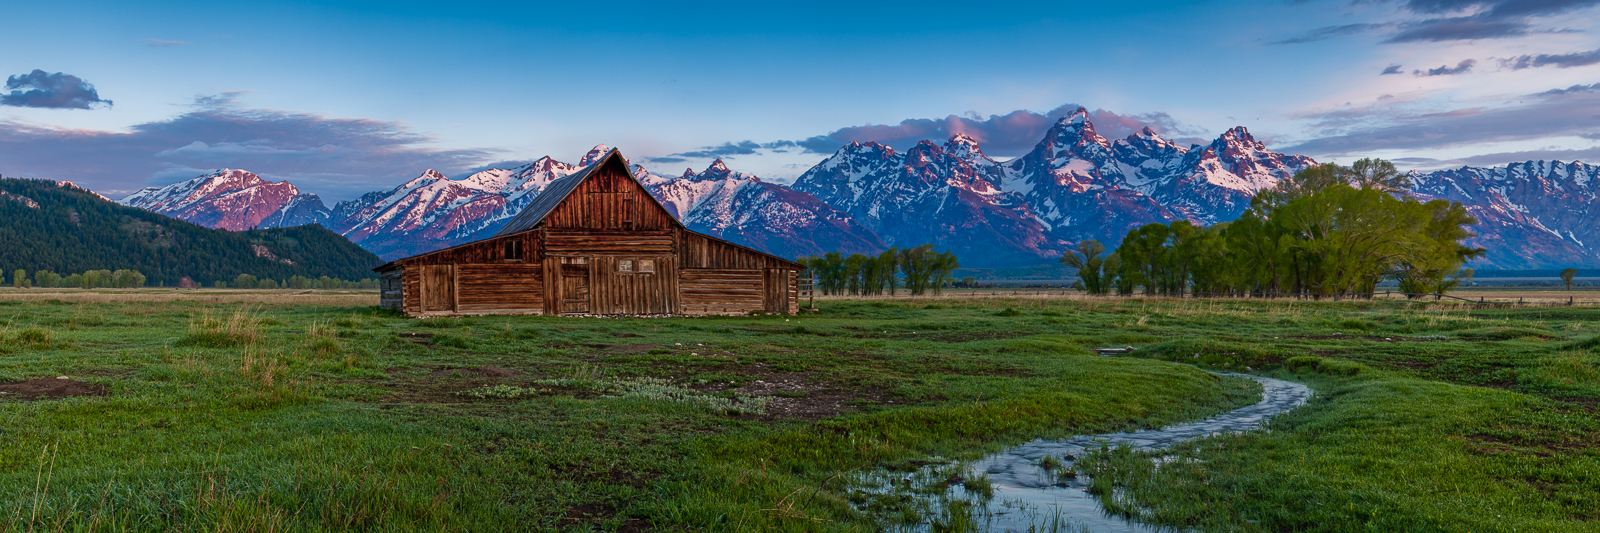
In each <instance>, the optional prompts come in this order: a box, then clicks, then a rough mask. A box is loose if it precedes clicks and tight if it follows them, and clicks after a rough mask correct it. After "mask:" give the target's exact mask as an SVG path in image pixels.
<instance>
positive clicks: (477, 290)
mask: <svg viewBox="0 0 1600 533" xmlns="http://www.w3.org/2000/svg"><path fill="white" fill-rule="evenodd" d="M542 270H543V269H542V268H540V265H538V264H527V263H516V264H511V263H476V264H465V265H456V280H457V283H458V284H459V285H458V286H457V288H456V291H457V301H458V302H460V303H459V304H458V305H457V306H456V312H458V313H485V312H494V313H539V312H543V311H544V278H543V273H542V272H541V271H542Z"/></svg>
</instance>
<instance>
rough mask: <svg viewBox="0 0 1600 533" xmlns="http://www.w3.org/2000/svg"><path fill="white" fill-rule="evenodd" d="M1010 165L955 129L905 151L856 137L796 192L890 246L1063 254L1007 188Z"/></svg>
mask: <svg viewBox="0 0 1600 533" xmlns="http://www.w3.org/2000/svg"><path fill="white" fill-rule="evenodd" d="M1004 177H1005V171H1004V169H1003V168H1002V167H1001V165H1000V164H999V163H996V162H995V161H994V160H993V159H990V158H989V157H988V156H985V155H983V152H982V150H981V149H980V148H979V146H978V143H977V142H976V141H974V140H973V139H972V138H970V137H967V136H965V135H957V136H954V137H952V138H951V139H950V141H949V142H947V143H945V146H944V147H940V146H938V145H936V144H933V143H932V142H929V141H922V142H920V143H918V144H917V145H916V146H913V147H912V148H911V149H910V150H907V151H906V153H905V154H903V155H902V154H899V153H896V152H895V150H894V149H893V148H889V147H887V146H883V145H880V144H877V143H871V142H869V143H864V144H863V143H850V144H849V145H846V146H844V147H843V148H840V149H839V151H837V152H835V153H834V154H833V155H832V156H830V157H829V158H828V159H825V160H823V161H822V162H821V163H818V164H817V165H816V166H814V167H812V168H811V169H810V170H808V171H806V173H804V174H801V176H800V178H799V179H798V180H796V181H795V186H794V188H795V190H799V191H802V192H807V193H811V194H812V195H814V196H816V197H817V198H819V199H821V200H822V201H824V202H827V203H829V204H832V205H833V206H834V207H837V208H839V209H840V210H843V211H844V212H846V213H849V214H850V216H852V217H854V218H855V219H856V220H858V221H860V222H861V223H862V224H864V225H865V226H866V227H868V228H870V229H871V230H873V231H874V232H876V233H877V234H878V236H879V237H882V238H883V240H884V242H885V243H887V244H888V245H890V246H898V247H909V246H917V245H921V244H926V243H933V244H935V245H936V246H938V247H940V248H941V249H951V250H954V251H955V252H956V255H957V256H959V257H964V258H967V259H965V261H966V263H967V264H978V265H983V264H990V263H995V264H998V263H1002V262H1013V263H1012V264H1017V263H1014V262H1015V261H1024V263H1022V264H1031V263H1035V262H1038V258H1040V257H1046V256H1050V255H1060V253H1061V251H1062V250H1064V249H1065V243H1063V242H1060V241H1059V240H1057V239H1052V238H1050V237H1048V236H1047V235H1046V232H1045V228H1044V226H1043V225H1041V224H1040V223H1039V222H1038V220H1037V217H1036V216H1034V214H1033V213H1032V211H1031V208H1030V207H1029V206H1028V205H1027V204H1026V203H1025V201H1024V197H1023V195H1022V194H1021V193H1018V192H1015V191H1012V192H1006V191H1003V190H1002V189H1001V187H1000V185H1001V184H1000V183H997V182H998V181H1000V180H1002V179H1004Z"/></svg>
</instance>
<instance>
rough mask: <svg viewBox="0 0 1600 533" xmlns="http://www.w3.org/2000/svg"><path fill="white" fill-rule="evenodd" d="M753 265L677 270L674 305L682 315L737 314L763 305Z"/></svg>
mask: <svg viewBox="0 0 1600 533" xmlns="http://www.w3.org/2000/svg"><path fill="white" fill-rule="evenodd" d="M765 275H766V272H765V271H763V270H757V269H743V270H740V269H731V268H718V269H693V270H690V269H684V270H681V271H679V273H678V291H679V296H678V309H679V310H680V312H681V313H683V314H686V315H738V314H745V313H749V312H751V311H761V310H762V309H764V305H763V303H764V302H765V301H766V298H765V290H764V287H763V283H762V278H764V277H765Z"/></svg>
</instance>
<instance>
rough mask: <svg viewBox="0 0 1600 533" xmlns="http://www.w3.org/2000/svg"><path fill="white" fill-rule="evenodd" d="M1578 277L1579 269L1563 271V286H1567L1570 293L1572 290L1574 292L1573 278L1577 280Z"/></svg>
mask: <svg viewBox="0 0 1600 533" xmlns="http://www.w3.org/2000/svg"><path fill="white" fill-rule="evenodd" d="M1577 276H1578V269H1576V268H1568V269H1566V270H1562V271H1561V284H1562V285H1566V286H1567V290H1569V291H1570V290H1572V278H1575V277H1577Z"/></svg>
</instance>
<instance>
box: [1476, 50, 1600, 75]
mask: <svg viewBox="0 0 1600 533" xmlns="http://www.w3.org/2000/svg"><path fill="white" fill-rule="evenodd" d="M1500 63H1501V65H1502V66H1504V67H1506V68H1510V69H1511V70H1522V69H1525V68H1533V67H1544V66H1554V67H1559V68H1570V67H1582V66H1586V65H1593V64H1595V63H1600V49H1595V50H1590V51H1588V52H1574V53H1570V54H1538V55H1523V56H1518V57H1513V58H1511V59H1505V60H1502V61H1501V62H1500Z"/></svg>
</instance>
